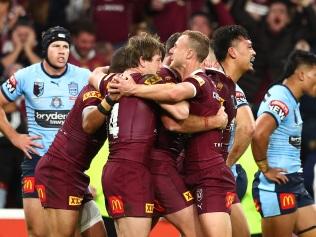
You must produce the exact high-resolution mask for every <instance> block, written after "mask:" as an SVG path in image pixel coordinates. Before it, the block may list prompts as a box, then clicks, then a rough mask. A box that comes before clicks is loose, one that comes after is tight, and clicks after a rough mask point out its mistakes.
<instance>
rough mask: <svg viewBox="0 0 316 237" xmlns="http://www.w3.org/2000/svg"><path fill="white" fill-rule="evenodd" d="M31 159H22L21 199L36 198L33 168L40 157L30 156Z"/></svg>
mask: <svg viewBox="0 0 316 237" xmlns="http://www.w3.org/2000/svg"><path fill="white" fill-rule="evenodd" d="M31 156H32V159H29V158H27V157H24V160H23V162H22V164H21V169H22V198H38V195H37V191H36V188H35V185H36V183H35V177H34V172H35V167H36V165H37V162H38V161H39V159H40V158H41V156H38V155H35V154H31Z"/></svg>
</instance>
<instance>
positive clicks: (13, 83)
mask: <svg viewBox="0 0 316 237" xmlns="http://www.w3.org/2000/svg"><path fill="white" fill-rule="evenodd" d="M17 84H18V82H17V80H16V79H15V77H14V76H13V75H12V76H11V77H10V78H9V79H8V80H7V81H6V84H5V86H6V88H7V89H8V91H9V92H10V93H13V92H14V91H15V90H16V86H17Z"/></svg>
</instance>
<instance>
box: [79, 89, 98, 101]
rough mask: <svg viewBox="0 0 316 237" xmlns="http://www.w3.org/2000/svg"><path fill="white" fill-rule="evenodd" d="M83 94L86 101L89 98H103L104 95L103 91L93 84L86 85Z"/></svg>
mask: <svg viewBox="0 0 316 237" xmlns="http://www.w3.org/2000/svg"><path fill="white" fill-rule="evenodd" d="M81 96H82V101H83V102H85V101H87V100H88V99H97V100H100V101H101V100H102V99H103V97H102V95H101V93H100V92H99V91H97V90H95V89H94V88H93V87H92V86H90V85H86V86H85V87H84V88H83V89H82V92H81Z"/></svg>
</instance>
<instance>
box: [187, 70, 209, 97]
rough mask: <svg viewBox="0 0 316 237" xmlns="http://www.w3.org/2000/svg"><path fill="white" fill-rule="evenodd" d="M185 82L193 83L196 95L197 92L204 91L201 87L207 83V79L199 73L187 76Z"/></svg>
mask: <svg viewBox="0 0 316 237" xmlns="http://www.w3.org/2000/svg"><path fill="white" fill-rule="evenodd" d="M184 82H189V83H191V84H192V86H193V88H194V90H195V93H194V96H195V95H196V94H199V93H200V92H201V91H202V89H201V88H202V86H203V85H204V84H205V80H204V79H203V78H202V77H200V76H198V75H194V76H190V77H188V78H186V79H185V80H184Z"/></svg>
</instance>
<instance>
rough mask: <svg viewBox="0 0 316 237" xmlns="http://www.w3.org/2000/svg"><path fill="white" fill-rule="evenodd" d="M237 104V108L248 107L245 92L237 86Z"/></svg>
mask: <svg viewBox="0 0 316 237" xmlns="http://www.w3.org/2000/svg"><path fill="white" fill-rule="evenodd" d="M235 96H236V103H237V108H239V107H241V106H244V105H248V101H247V98H246V96H245V93H244V91H243V90H242V89H241V88H240V87H239V86H238V85H237V84H236V95H235Z"/></svg>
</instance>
